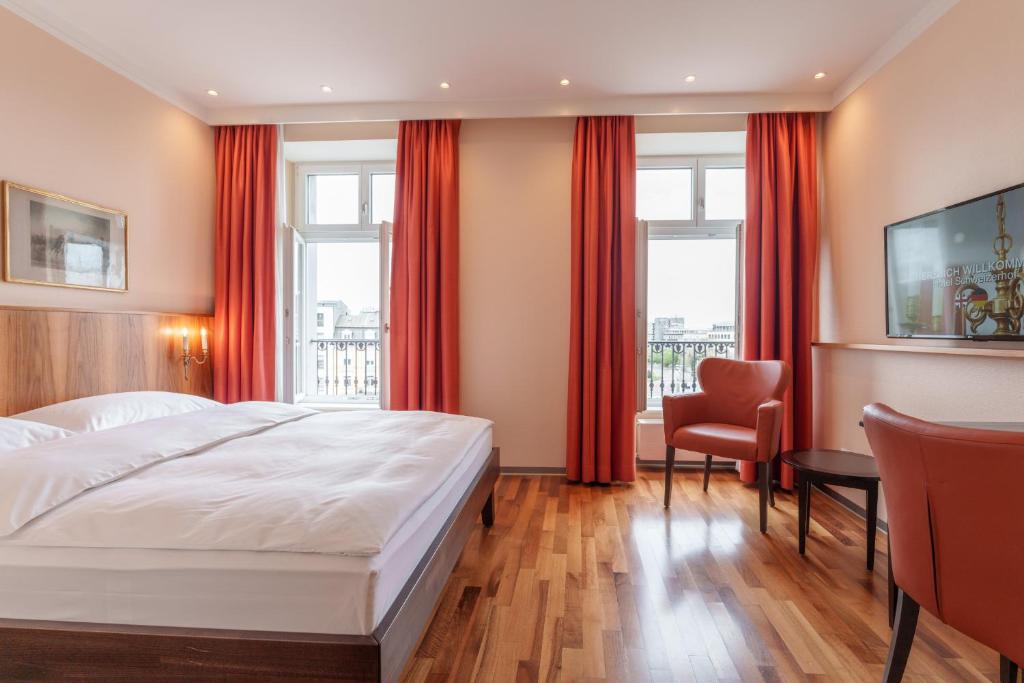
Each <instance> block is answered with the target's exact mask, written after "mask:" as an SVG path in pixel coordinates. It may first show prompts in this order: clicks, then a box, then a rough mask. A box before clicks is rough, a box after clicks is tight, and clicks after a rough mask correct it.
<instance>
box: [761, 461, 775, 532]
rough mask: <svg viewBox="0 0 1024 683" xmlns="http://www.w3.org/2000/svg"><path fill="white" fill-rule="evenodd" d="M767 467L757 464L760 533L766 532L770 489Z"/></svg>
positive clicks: (764, 463)
mask: <svg viewBox="0 0 1024 683" xmlns="http://www.w3.org/2000/svg"><path fill="white" fill-rule="evenodd" d="M768 467H769V465H768V463H766V462H759V463H757V487H758V490H759V496H758V497H759V499H760V500H759V501H758V502H759V506H760V510H761V533H762V534H763V533H767V531H768V494H769V493H770V492H771V489H772V482H771V475H770V474H769V469H768Z"/></svg>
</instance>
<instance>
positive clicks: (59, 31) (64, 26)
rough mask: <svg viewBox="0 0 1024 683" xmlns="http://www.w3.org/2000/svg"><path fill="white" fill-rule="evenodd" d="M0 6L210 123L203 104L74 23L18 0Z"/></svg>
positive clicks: (5, 0)
mask: <svg viewBox="0 0 1024 683" xmlns="http://www.w3.org/2000/svg"><path fill="white" fill-rule="evenodd" d="M0 7H3V8H5V9H8V10H10V11H11V12H13V13H14V14H16V15H17V16H19V17H21V18H22V19H24V20H25V21H27V22H29V23H30V24H32V25H34V26H35V27H36V28H39V29H41V30H43V31H46V32H47V33H49V34H50V35H51V36H53V37H54V38H56V39H57V40H59V41H61V42H62V43H64V44H66V45H68V46H70V47H72V48H74V49H75V50H78V51H79V52H81V53H82V54H84V55H85V56H87V57H90V58H91V59H93V60H95V61H97V62H99V63H100V64H102V65H103V66H105V67H107V68H108V69H110V70H111V71H113V72H114V73H116V74H118V75H120V76H123V77H124V78H127V79H128V80H129V81H131V82H132V83H135V84H136V85H138V86H140V87H141V88H143V89H145V90H148V91H149V92H151V93H152V94H154V95H156V96H157V97H159V98H160V99H162V100H165V101H167V102H169V103H171V104H173V105H174V106H175V107H177V108H179V109H181V110H182V111H185V112H188V113H189V114H191V115H192V116H194V117H196V118H197V119H199V120H200V121H202V122H204V123H210V120H209V118H210V112H209V110H208V109H207V108H206V107H202V106H200V105H199V104H197V103H196V102H195V101H194V100H192V99H190V98H188V97H185V96H184V95H182V94H181V93H179V92H178V91H177V90H175V89H174V88H168V87H165V86H163V85H161V84H159V83H158V82H157V79H153V78H147V77H146V76H145V75H144V74H143V69H142V68H141V67H139V66H138V65H136V64H131V63H130V61H129V60H127V59H125V58H124V57H123V56H122V55H118V54H115V53H114V52H113V51H110V50H108V49H106V48H105V47H102V46H99V45H100V43H99V41H98V40H95V39H93V38H92V37H91V36H90V35H89V34H88V33H86V32H85V31H82V30H81V29H79V28H77V27H76V26H73V25H71V24H70V23H68V22H66V21H63V20H62V19H60V18H58V17H55V16H53V15H52V14H50V13H48V12H41V11H39V10H35V9H33V10H29V9H27V8H25V7H23V6H22V5H21V4H20V3H19V2H18V0H0ZM97 46H99V47H97Z"/></svg>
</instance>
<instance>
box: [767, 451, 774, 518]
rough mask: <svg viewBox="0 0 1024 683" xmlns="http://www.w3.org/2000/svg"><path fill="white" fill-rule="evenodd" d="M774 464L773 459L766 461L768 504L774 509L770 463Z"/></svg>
mask: <svg viewBox="0 0 1024 683" xmlns="http://www.w3.org/2000/svg"><path fill="white" fill-rule="evenodd" d="M774 462H775V460H774V459H772V460H769V461H768V504H769V505H771V506H772V507H775V487H774V486H772V484H773V483H774V482H772V474H773V468H772V463H774Z"/></svg>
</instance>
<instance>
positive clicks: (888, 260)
mask: <svg viewBox="0 0 1024 683" xmlns="http://www.w3.org/2000/svg"><path fill="white" fill-rule="evenodd" d="M885 273H886V276H885V289H886V292H885V300H886V335H887V336H889V337H925V338H943V339H972V340H1004V341H1024V335H1022V334H1021V318H1022V317H1024V283H1022V282H1021V280H1022V278H1024V184H1021V185H1017V186H1015V187H1010V188H1007V189H1005V190H1000V191H998V192H993V193H992V194H987V195H985V196H984V197H978V198H976V199H971V200H969V201H966V202H962V203H960V204H954V205H953V206H950V207H947V208H945V209H941V210H939V211H933V212H932V213H927V214H924V215H923V216H918V217H916V218H911V219H909V220H905V221H901V222H899V223H893V224H892V225H887V226H885Z"/></svg>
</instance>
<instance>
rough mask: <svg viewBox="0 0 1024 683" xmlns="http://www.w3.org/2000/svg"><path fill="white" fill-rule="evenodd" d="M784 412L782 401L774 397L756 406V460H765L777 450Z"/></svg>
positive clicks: (769, 458)
mask: <svg viewBox="0 0 1024 683" xmlns="http://www.w3.org/2000/svg"><path fill="white" fill-rule="evenodd" d="M785 414H786V411H785V405H784V404H783V403H782V401H778V400H775V399H772V400H771V401H766V402H765V403H762V404H761V405H759V406H758V407H757V425H756V427H755V431H756V432H757V460H758V462H767V461H768V460H771V459H772V458H773V457H775V454H776V453H777V452H778V450H779V441H780V439H781V437H782V421H783V419H784V417H785Z"/></svg>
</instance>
